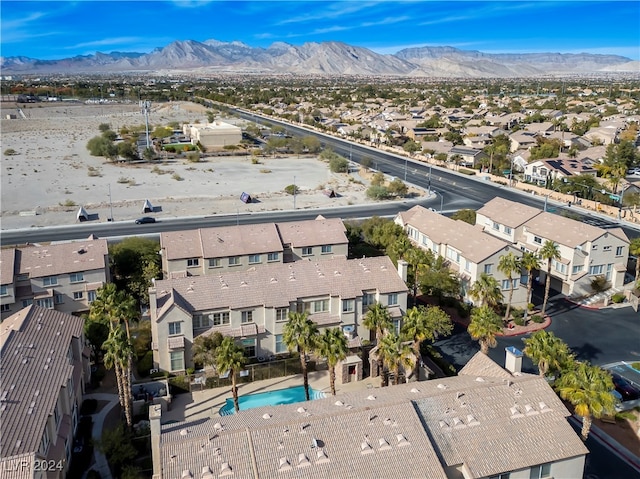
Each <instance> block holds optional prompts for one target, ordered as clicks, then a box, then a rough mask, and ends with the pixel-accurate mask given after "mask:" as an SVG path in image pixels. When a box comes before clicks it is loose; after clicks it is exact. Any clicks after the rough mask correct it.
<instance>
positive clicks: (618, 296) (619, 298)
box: [611, 293, 625, 303]
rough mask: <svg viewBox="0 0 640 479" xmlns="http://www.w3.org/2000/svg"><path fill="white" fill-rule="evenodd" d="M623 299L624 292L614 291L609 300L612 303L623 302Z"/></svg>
mask: <svg viewBox="0 0 640 479" xmlns="http://www.w3.org/2000/svg"><path fill="white" fill-rule="evenodd" d="M624 299H625V298H624V293H616V294H614V295H613V296H611V301H613V302H614V303H622V302H624Z"/></svg>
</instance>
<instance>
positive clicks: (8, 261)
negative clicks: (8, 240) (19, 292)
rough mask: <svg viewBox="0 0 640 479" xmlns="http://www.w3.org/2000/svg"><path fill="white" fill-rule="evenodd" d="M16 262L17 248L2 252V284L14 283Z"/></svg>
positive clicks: (0, 277) (0, 260) (0, 261)
mask: <svg viewBox="0 0 640 479" xmlns="http://www.w3.org/2000/svg"><path fill="white" fill-rule="evenodd" d="M15 261H16V249H15V248H4V249H2V250H0V284H3V285H6V284H11V283H13V276H14V274H15Z"/></svg>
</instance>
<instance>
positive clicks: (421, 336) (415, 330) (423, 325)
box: [402, 306, 453, 378]
mask: <svg viewBox="0 0 640 479" xmlns="http://www.w3.org/2000/svg"><path fill="white" fill-rule="evenodd" d="M451 331H453V323H452V322H451V317H450V316H449V315H448V314H447V313H445V312H444V311H443V310H442V309H440V308H439V307H438V306H429V307H427V308H425V307H424V306H418V307H416V306H414V307H413V308H411V309H409V310H408V311H407V314H406V316H405V317H404V324H403V325H402V336H403V337H404V338H406V339H407V340H410V341H413V354H414V355H415V357H416V363H415V366H414V371H413V374H414V376H415V377H416V378H418V364H419V362H418V361H417V359H418V358H420V357H421V354H420V345H421V344H422V342H423V341H426V340H427V339H428V340H429V341H435V340H436V339H437V338H438V337H439V336H448V335H449V334H451Z"/></svg>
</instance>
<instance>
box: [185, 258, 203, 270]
mask: <svg viewBox="0 0 640 479" xmlns="http://www.w3.org/2000/svg"><path fill="white" fill-rule="evenodd" d="M198 266H200V259H199V258H189V259H188V260H187V268H196V267H198Z"/></svg>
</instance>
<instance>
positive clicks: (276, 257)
mask: <svg viewBox="0 0 640 479" xmlns="http://www.w3.org/2000/svg"><path fill="white" fill-rule="evenodd" d="M279 260H280V253H269V254H268V255H267V261H279Z"/></svg>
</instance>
